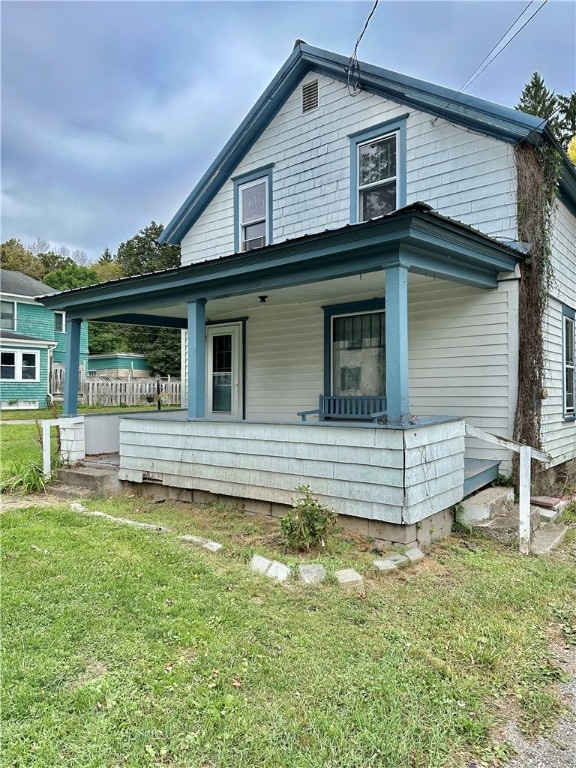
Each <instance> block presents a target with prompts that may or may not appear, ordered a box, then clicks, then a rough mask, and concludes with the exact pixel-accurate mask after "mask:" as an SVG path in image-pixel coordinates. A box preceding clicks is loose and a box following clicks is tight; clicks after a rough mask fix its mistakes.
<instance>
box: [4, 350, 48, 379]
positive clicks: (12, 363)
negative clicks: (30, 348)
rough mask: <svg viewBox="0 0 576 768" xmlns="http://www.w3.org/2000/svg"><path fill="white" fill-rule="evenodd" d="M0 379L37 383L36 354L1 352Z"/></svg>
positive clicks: (14, 351)
mask: <svg viewBox="0 0 576 768" xmlns="http://www.w3.org/2000/svg"><path fill="white" fill-rule="evenodd" d="M0 378H1V379H2V380H4V381H39V380H40V376H39V370H38V352H25V351H23V350H17V349H13V350H12V349H10V350H2V352H1V353H0Z"/></svg>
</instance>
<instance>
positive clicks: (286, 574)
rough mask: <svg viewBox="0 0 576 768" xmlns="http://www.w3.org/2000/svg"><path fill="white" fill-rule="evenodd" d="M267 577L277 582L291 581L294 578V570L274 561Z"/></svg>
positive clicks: (267, 572)
mask: <svg viewBox="0 0 576 768" xmlns="http://www.w3.org/2000/svg"><path fill="white" fill-rule="evenodd" d="M266 576H270V578H271V579H276V580H277V581H289V580H290V578H291V577H292V569H291V568H290V567H289V566H287V565H284V563H279V562H278V561H277V560H273V561H272V564H271V565H270V568H269V569H268V570H267V571H266Z"/></svg>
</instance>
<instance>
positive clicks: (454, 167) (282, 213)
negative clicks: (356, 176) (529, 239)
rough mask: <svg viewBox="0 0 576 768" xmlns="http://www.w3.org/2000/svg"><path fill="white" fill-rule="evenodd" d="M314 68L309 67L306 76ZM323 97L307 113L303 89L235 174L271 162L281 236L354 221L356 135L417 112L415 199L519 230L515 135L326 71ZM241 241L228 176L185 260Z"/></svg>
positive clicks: (412, 137)
mask: <svg viewBox="0 0 576 768" xmlns="http://www.w3.org/2000/svg"><path fill="white" fill-rule="evenodd" d="M315 78H316V75H315V74H314V75H312V74H311V75H307V77H306V78H305V81H306V80H311V79H315ZM318 79H319V81H320V106H319V108H318V109H317V110H314V111H312V112H309V113H306V114H304V115H303V114H301V88H300V86H298V88H296V89H295V91H294V92H293V93H292V95H291V96H290V97H289V98H288V99H287V100H286V102H285V103H284V105H283V106H282V108H281V109H280V111H279V113H278V114H277V115H276V117H275V118H274V119H273V120H272V122H271V123H270V125H269V126H268V127H267V129H266V130H265V131H264V133H263V134H262V136H261V137H260V138H259V139H258V141H256V143H255V145H254V146H253V147H252V148H251V149H250V150H249V152H248V153H247V155H246V157H245V158H244V159H243V160H242V161H241V163H240V164H239V166H238V167H237V168H236V169H235V171H234V173H233V174H232V176H236V175H239V174H241V173H247V172H249V171H253V170H256V169H258V168H260V167H262V166H264V165H267V164H268V163H274V169H273V207H274V214H273V239H274V242H280V241H282V240H285V239H286V238H292V237H298V236H300V235H304V234H311V233H314V232H319V231H322V230H324V229H334V228H337V227H341V226H344V225H345V224H348V223H349V221H350V139H349V135H350V134H351V133H354V132H355V131H359V130H364V129H368V128H371V127H373V126H375V125H378V124H380V123H382V122H385V121H387V120H392V119H394V118H397V117H399V116H400V115H404V114H407V113H409V118H408V123H407V154H406V163H407V185H406V187H407V203H408V204H410V203H413V202H416V201H418V200H419V201H423V202H426V203H429V204H430V205H432V206H433V207H434V208H436V209H437V210H438V211H439V212H440V213H442V214H444V215H446V216H450V217H453V218H455V219H458V220H459V221H463V222H464V223H466V224H470V225H471V226H474V227H476V228H478V229H480V230H481V231H483V232H484V233H486V234H488V235H493V236H496V237H506V238H511V239H515V237H516V174H515V167H514V157H513V150H512V147H510V146H509V145H507V144H504V143H503V142H500V141H497V140H495V139H491V138H488V137H485V136H481V135H479V134H475V133H472V132H471V131H468V130H466V129H464V128H461V127H459V126H456V125H452V124H450V123H448V122H446V121H445V120H441V119H439V118H434V117H433V116H432V115H429V114H426V113H423V112H419V111H417V110H414V109H411V108H408V107H405V106H402V105H398V104H394V103H393V102H391V101H388V100H386V99H382V98H381V97H379V96H375V95H372V94H369V93H364V92H363V93H361V94H359V95H358V96H357V97H355V98H352V97H351V96H350V95H349V94H348V89H347V87H346V85H345V84H343V83H341V82H339V81H336V80H332V79H330V78H328V77H323V76H319V77H318ZM233 250H234V212H233V183H232V181H230V180H228V181H227V182H226V183H225V184H224V186H223V187H222V189H221V190H220V191H219V192H218V194H217V195H216V196H215V198H214V199H213V200H212V202H211V203H210V204H209V206H208V207H207V209H206V210H205V211H204V213H203V214H202V215H201V216H200V218H199V219H198V221H197V222H196V223H195V224H194V226H193V227H192V229H191V230H190V232H188V234H187V235H186V236H185V237H184V239H183V241H182V264H190V263H193V262H197V261H203V260H204V259H211V258H217V257H220V256H225V255H227V254H230V253H232V252H233Z"/></svg>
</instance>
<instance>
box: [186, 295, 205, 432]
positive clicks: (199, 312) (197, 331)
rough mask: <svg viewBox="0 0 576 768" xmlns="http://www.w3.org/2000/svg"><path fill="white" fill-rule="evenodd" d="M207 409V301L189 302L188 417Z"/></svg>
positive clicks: (196, 415) (192, 417)
mask: <svg viewBox="0 0 576 768" xmlns="http://www.w3.org/2000/svg"><path fill="white" fill-rule="evenodd" d="M205 411H206V301H205V299H197V300H195V301H191V302H189V304H188V418H189V419H196V418H202V417H203V416H204V414H205Z"/></svg>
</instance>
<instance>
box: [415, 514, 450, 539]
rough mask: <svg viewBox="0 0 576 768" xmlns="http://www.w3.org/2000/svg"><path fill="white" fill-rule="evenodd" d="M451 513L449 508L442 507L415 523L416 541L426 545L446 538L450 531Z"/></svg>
mask: <svg viewBox="0 0 576 768" xmlns="http://www.w3.org/2000/svg"><path fill="white" fill-rule="evenodd" d="M452 524H453V515H452V511H451V510H449V509H443V510H442V511H441V512H436V514H434V515H430V517H426V518H424V520H421V521H420V522H419V523H416V530H417V542H418V544H419V545H420V546H424V547H427V546H428V545H429V544H431V543H432V542H433V541H439V540H440V539H447V538H448V537H449V536H450V534H451V533H452Z"/></svg>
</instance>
